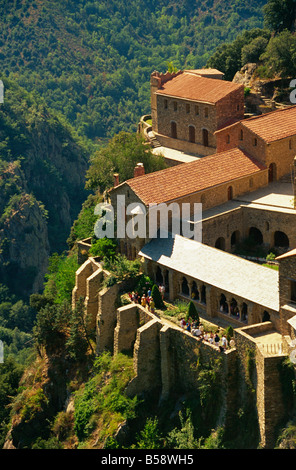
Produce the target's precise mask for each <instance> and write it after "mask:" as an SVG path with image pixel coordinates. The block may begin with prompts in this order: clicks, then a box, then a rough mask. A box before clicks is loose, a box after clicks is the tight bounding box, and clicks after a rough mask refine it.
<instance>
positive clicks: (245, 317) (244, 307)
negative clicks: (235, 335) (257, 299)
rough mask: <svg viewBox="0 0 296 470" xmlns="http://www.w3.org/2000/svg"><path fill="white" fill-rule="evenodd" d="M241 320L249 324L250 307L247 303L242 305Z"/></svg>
mask: <svg viewBox="0 0 296 470" xmlns="http://www.w3.org/2000/svg"><path fill="white" fill-rule="evenodd" d="M241 320H242V321H243V322H247V321H248V305H247V304H246V302H243V304H242V309H241Z"/></svg>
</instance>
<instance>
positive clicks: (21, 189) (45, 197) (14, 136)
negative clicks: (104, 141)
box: [0, 81, 88, 295]
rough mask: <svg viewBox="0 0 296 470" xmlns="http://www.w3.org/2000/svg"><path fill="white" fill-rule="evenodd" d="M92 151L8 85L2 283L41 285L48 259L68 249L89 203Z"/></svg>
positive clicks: (0, 110)
mask: <svg viewBox="0 0 296 470" xmlns="http://www.w3.org/2000/svg"><path fill="white" fill-rule="evenodd" d="M87 165H88V151H87V150H86V149H85V147H84V145H83V144H82V143H81V142H80V141H79V140H78V138H77V136H76V135H75V134H74V132H73V130H72V129H71V127H70V126H68V124H66V123H64V122H62V121H61V120H60V119H59V118H58V117H57V116H56V115H55V114H54V113H53V112H52V111H50V110H48V109H47V108H46V106H45V105H44V103H41V102H39V101H38V99H37V98H36V97H35V96H32V95H30V94H28V93H26V92H25V91H24V90H22V89H21V88H20V87H19V86H17V85H16V84H14V83H12V82H8V81H6V82H5V100H4V104H3V105H1V106H0V283H5V284H6V285H7V286H9V287H10V288H12V290H13V291H15V292H16V293H18V294H21V295H22V294H26V295H27V294H30V293H32V292H38V291H40V290H41V289H42V287H43V282H44V274H45V272H46V268H47V263H48V257H49V255H50V254H51V253H53V252H62V251H63V250H65V249H67V244H66V240H67V238H68V236H69V234H70V230H71V226H72V224H73V222H74V220H75V219H76V217H77V214H78V213H79V211H80V209H81V205H82V203H83V201H84V200H85V199H86V192H85V190H84V184H85V183H84V179H85V173H86V170H87Z"/></svg>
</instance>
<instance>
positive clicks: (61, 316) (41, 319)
mask: <svg viewBox="0 0 296 470" xmlns="http://www.w3.org/2000/svg"><path fill="white" fill-rule="evenodd" d="M69 313H70V309H69V306H68V305H67V304H61V305H57V304H55V305H50V304H47V305H46V306H45V307H44V308H42V309H41V310H40V311H39V312H38V314H37V318H36V325H35V326H34V328H33V334H34V338H35V341H36V343H37V345H38V346H39V347H40V346H43V347H45V349H46V351H47V352H48V353H49V354H50V353H53V352H54V351H59V350H61V349H63V348H64V344H65V341H66V332H67V330H66V328H67V324H68V321H69V316H70V315H69Z"/></svg>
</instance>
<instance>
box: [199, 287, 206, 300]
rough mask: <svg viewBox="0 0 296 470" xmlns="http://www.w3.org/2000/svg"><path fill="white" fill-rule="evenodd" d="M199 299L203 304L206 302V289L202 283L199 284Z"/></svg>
mask: <svg viewBox="0 0 296 470" xmlns="http://www.w3.org/2000/svg"><path fill="white" fill-rule="evenodd" d="M200 301H201V302H202V303H203V304H206V303H207V290H206V286H205V285H204V284H203V285H202V286H201V294H200Z"/></svg>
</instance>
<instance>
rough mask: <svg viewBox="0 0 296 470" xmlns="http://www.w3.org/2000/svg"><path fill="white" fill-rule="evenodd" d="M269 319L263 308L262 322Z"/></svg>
mask: <svg viewBox="0 0 296 470" xmlns="http://www.w3.org/2000/svg"><path fill="white" fill-rule="evenodd" d="M269 320H270V315H269V313H268V312H267V311H266V310H264V312H263V317H262V322H265V321H269Z"/></svg>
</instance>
